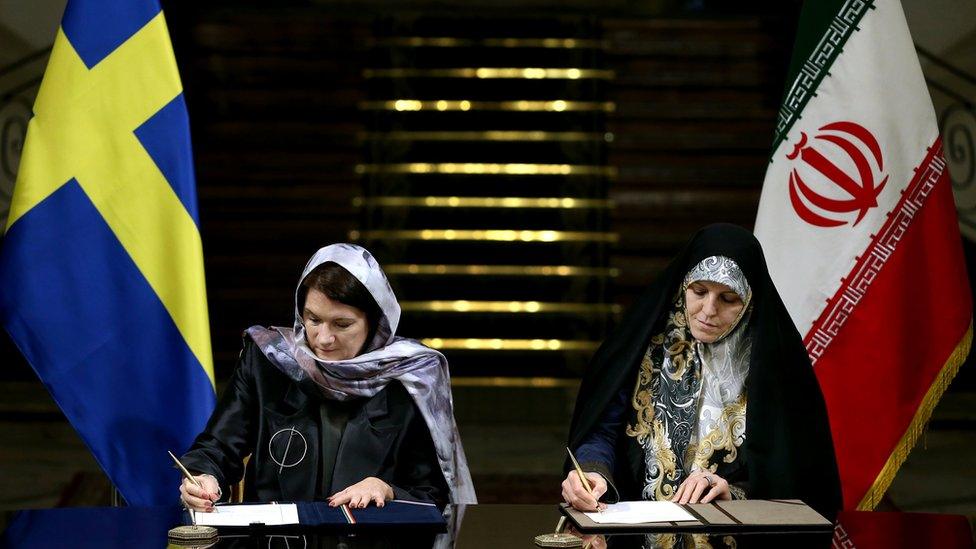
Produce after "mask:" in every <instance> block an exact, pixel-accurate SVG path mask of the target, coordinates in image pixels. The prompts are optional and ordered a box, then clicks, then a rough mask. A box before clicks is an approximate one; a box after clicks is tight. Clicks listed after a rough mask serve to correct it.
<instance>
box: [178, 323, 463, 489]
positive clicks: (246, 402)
mask: <svg viewBox="0 0 976 549" xmlns="http://www.w3.org/2000/svg"><path fill="white" fill-rule="evenodd" d="M323 406H326V407H328V411H329V412H330V413H333V414H341V415H343V416H345V417H347V418H348V419H347V421H346V422H345V429H344V431H343V433H342V435H341V443H340V444H339V447H338V450H337V451H336V449H335V447H334V444H332V443H330V444H327V445H325V447H323V442H322V441H323V423H324V421H323V412H324V410H322V407H323ZM325 423H328V422H327V421H325ZM291 429H294V431H292V430H291ZM326 429H328V425H327V426H326ZM276 433H277V436H276ZM299 433H300V436H299ZM272 437H274V441H273V444H272ZM330 438H332V437H330ZM289 439H291V440H290V441H289ZM330 450H331V452H332V454H329V453H328V452H329V451H330ZM269 452H273V454H274V455H271V453H269ZM303 454H304V455H303ZM248 455H250V456H251V459H250V461H249V463H248V465H247V470H246V472H245V470H244V466H243V460H244V457H245V456H248ZM282 456H285V459H282ZM332 456H334V458H333V457H332ZM299 458H300V459H299ZM333 459H334V469H333V467H331V465H332V460H333ZM182 460H183V464H184V465H185V466H186V468H187V469H189V470H190V471H192V472H195V473H208V474H211V475H213V476H214V477H216V478H217V481H218V482H219V483H220V485H221V488H222V490H223V491H224V494H227V493H228V485H231V484H235V483H237V482H239V481H240V479H241V477H242V476H243V477H244V481H245V482H244V501H308V500H313V499H321V498H325V497H327V496H329V495H331V494H333V493H336V492H338V491H341V490H342V489H344V488H347V487H348V486H351V485H353V484H355V483H357V482H359V481H361V480H363V479H364V478H366V477H371V476H372V477H377V478H379V479H381V480H383V481H384V482H386V483H387V484H389V485H390V486H391V487H392V488H393V492H394V495H395V497H396V498H397V499H411V500H418V501H427V502H433V503H437V504H439V505H443V504H445V503H446V502H447V500H448V488H447V484H446V482H445V481H444V477H443V474H442V473H441V469H440V466H439V465H438V462H437V457H436V454H435V453H434V444H433V441H432V440H431V437H430V432H429V431H428V429H427V425H426V424H425V423H424V419H423V417H422V416H421V415H420V411H419V410H418V409H417V407H416V405H415V404H414V403H413V399H412V398H411V397H410V395H409V394H408V393H407V391H406V389H404V387H403V385H402V384H401V383H399V382H396V381H394V382H391V383H390V384H389V385H388V386H387V387H386V388H385V389H383V390H382V391H380V392H379V393H377V394H376V395H375V396H373V397H372V398H368V399H366V398H362V399H357V400H354V401H351V402H348V403H338V402H335V401H330V400H325V399H323V398H322V397H320V396H318V394H317V391H316V390H315V387H314V386H304V385H300V384H299V383H296V382H295V381H293V380H291V379H290V378H288V377H287V376H286V375H285V374H284V373H282V372H281V371H280V370H278V369H277V368H275V367H274V366H273V365H272V364H271V363H270V362H269V361H268V360H267V358H265V357H264V355H263V354H261V351H260V350H259V349H258V348H257V346H256V345H255V344H254V343H253V342H252V341H250V339H247V340H246V341H245V346H244V350H243V351H242V352H241V360H240V363H239V364H238V367H237V369H236V370H235V372H234V374H233V376H232V377H231V379H230V382H229V383H228V386H227V388H226V389H225V390H224V393H223V395H222V396H221V399H220V402H219V403H218V405H217V408H216V409H215V410H214V413H213V415H212V416H211V417H210V420H209V422H208V423H207V427H206V429H205V430H204V431H203V433H201V434H200V435H199V436H198V437H197V438H196V440H195V441H194V442H193V445H192V446H191V447H190V450H189V451H188V452H187V453H186V454H184V455H183V458H182ZM276 460H277V461H276ZM296 462H297V463H296ZM282 463H284V464H285V465H288V467H282V466H281V464H282ZM323 463H325V465H324V466H323ZM329 470H333V471H334V472H333V473H332V476H331V479H323V478H322V471H329ZM326 474H327V473H326ZM326 487H329V488H326ZM323 491H327V493H323Z"/></svg>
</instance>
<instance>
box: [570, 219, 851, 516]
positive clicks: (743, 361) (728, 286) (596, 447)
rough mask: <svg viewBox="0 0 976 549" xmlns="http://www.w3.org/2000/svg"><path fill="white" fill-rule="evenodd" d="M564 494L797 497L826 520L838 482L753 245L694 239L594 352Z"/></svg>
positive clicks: (825, 432)
mask: <svg viewBox="0 0 976 549" xmlns="http://www.w3.org/2000/svg"><path fill="white" fill-rule="evenodd" d="M569 444H570V447H571V448H572V449H573V451H574V453H575V454H576V456H577V458H578V460H579V461H580V462H581V465H582V467H583V469H584V470H585V471H587V477H588V478H589V479H590V483H591V485H592V486H593V489H594V490H593V495H592V496H591V495H590V494H589V493H587V491H586V490H585V489H584V488H583V486H582V485H581V483H580V481H579V478H578V477H577V476H576V475H575V474H574V473H570V474H568V475H567V476H566V480H565V481H564V482H563V484H562V492H563V498H564V499H565V500H566V501H567V502H568V503H570V504H571V505H572V506H573V507H575V508H577V509H580V510H587V511H592V510H595V509H596V508H597V507H598V506H599V505H601V504H600V503H599V502H598V500H600V499H601V498H602V501H605V502H615V501H618V500H637V499H645V500H672V501H676V502H679V503H698V502H703V503H707V502H709V501H712V500H713V499H747V498H748V499H773V498H777V499H778V498H789V499H802V500H803V501H804V502H806V503H807V504H808V505H810V506H811V507H813V508H815V509H816V510H818V511H819V512H820V513H822V514H825V515H827V516H828V517H832V516H833V515H834V514H835V513H836V511H837V510H838V509H839V508H840V506H841V496H840V482H839V480H838V475H837V463H836V460H835V458H834V450H833V443H832V440H831V436H830V426H829V424H828V421H827V411H826V408H825V406H824V401H823V395H822V394H821V392H820V386H819V385H818V384H817V379H816V377H815V376H814V372H813V368H812V366H811V364H810V359H809V358H808V356H807V353H806V349H805V348H804V345H803V341H802V338H801V337H800V334H799V332H797V330H796V327H795V326H794V324H793V322H792V320H791V319H790V316H789V314H788V313H787V311H786V307H785V306H784V305H783V302H782V300H781V299H780V297H779V294H778V293H777V292H776V288H775V287H774V286H773V283H772V281H771V280H770V278H769V272H768V271H767V268H766V262H765V259H764V258H763V254H762V249H761V247H760V246H759V242H758V241H757V240H756V239H755V237H754V236H753V235H752V234H750V233H749V232H748V231H746V230H744V229H742V228H741V227H737V226H734V225H711V226H708V227H706V228H704V229H702V230H700V231H699V232H698V233H697V234H695V236H694V237H692V239H691V241H690V242H689V243H688V244H687V245H686V246H685V248H684V249H683V250H682V251H681V252H680V253H679V254H678V256H677V257H676V258H675V259H674V260H673V261H672V262H671V264H670V265H668V267H667V268H666V269H665V271H664V272H663V273H662V274H661V275H660V276H659V277H658V278H657V279H656V280H655V281H654V283H653V284H651V287H650V288H649V289H648V290H647V291H646V292H645V293H644V295H642V296H641V297H640V298H639V299H638V301H637V302H636V303H635V305H634V306H633V308H632V309H631V310H630V312H629V313H628V314H627V316H626V317H625V318H624V319H623V321H622V323H621V325H620V326H619V327H618V328H617V329H616V331H615V332H614V333H613V334H611V336H610V337H609V338H608V339H607V340H606V341H605V342H604V343H603V345H602V346H601V347H600V349H599V350H598V351H597V353H596V355H595V356H594V357H593V360H592V361H591V363H590V365H589V368H588V370H587V372H586V374H585V375H584V378H583V383H582V385H581V388H580V393H579V397H578V399H577V401H576V410H575V412H574V414H573V423H572V426H571V428H570V435H569Z"/></svg>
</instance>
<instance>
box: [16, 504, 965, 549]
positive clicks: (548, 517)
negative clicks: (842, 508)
mask: <svg viewBox="0 0 976 549" xmlns="http://www.w3.org/2000/svg"><path fill="white" fill-rule="evenodd" d="M447 512H448V517H449V518H448V530H449V532H448V533H447V534H435V533H432V532H429V531H422V530H417V529H411V530H393V529H390V530H384V531H374V532H360V533H357V534H356V535H352V536H350V535H346V534H341V535H340V534H337V533H336V532H335V531H331V532H330V531H328V530H324V529H317V530H312V531H309V530H303V531H275V532H273V533H265V534H260V533H252V534H250V535H249V534H247V533H243V534H240V533H237V534H228V535H223V536H221V539H220V541H219V542H218V544H217V545H216V546H215V547H219V548H225V549H226V548H231V547H234V548H238V547H240V548H245V547H246V548H252V547H253V548H257V547H261V548H273V547H280V548H287V549H296V548H313V547H314V548H326V547H336V548H339V547H346V548H350V549H352V548H359V547H362V548H366V547H369V548H381V547H418V548H419V547H423V548H429V547H434V546H436V547H460V548H463V549H471V548H481V547H486V548H487V547H491V548H500V547H516V548H532V547H536V546H535V544H534V542H533V540H534V538H535V536H537V535H539V534H543V533H547V532H551V531H552V530H553V528H554V527H555V525H556V522H557V520H558V519H559V516H560V514H559V511H558V509H557V506H556V505H555V504H552V505H468V506H459V507H450V508H449V509H448V510H447ZM181 521H182V516H181V510H180V509H179V508H178V507H148V508H136V507H131V508H62V509H43V510H29V511H18V512H15V513H12V514H10V515H8V517H7V528H6V530H5V532H4V533H3V536H2V537H0V546H2V547H13V548H20V547H31V548H44V547H77V548H86V547H98V548H101V549H111V548H115V547H119V548H121V547H126V548H133V547H140V548H141V547H146V548H154V547H158V548H163V547H167V540H166V533H167V531H168V530H169V529H170V528H171V527H173V526H175V525H178V524H180V523H181ZM972 539H973V538H972V532H971V531H970V527H969V523H968V521H967V519H966V518H965V517H962V516H958V515H930V514H921V513H867V512H845V513H842V514H841V516H840V518H839V521H838V525H837V527H836V528H835V530H834V532H832V533H827V534H815V535H814V534H783V533H778V534H740V535H737V536H726V535H722V534H719V535H713V536H704V535H695V536H692V535H690V534H666V535H665V537H653V536H645V535H614V536H607V537H594V538H588V541H589V542H590V543H591V549H601V548H602V547H635V548H636V547H649V548H651V547H673V548H674V549H679V548H682V547H714V548H716V549H717V548H721V547H735V548H737V549H738V548H743V547H824V548H826V547H836V548H845V549H847V548H850V549H854V548H857V549H870V548H874V547H951V548H955V547H959V548H968V547H972V546H973V545H972ZM706 543H707V545H706ZM170 547H173V546H170Z"/></svg>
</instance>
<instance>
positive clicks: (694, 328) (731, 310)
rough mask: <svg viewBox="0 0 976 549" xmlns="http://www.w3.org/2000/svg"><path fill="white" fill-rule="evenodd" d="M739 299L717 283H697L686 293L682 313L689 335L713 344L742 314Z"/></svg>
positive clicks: (735, 294)
mask: <svg viewBox="0 0 976 549" xmlns="http://www.w3.org/2000/svg"><path fill="white" fill-rule="evenodd" d="M743 306H744V304H743V303H742V298H741V297H739V294H737V293H735V292H734V291H732V289H731V288H729V287H728V286H726V285H725V284H721V283H719V282H710V281H707V280H696V281H695V282H692V283H691V284H689V285H688V289H687V290H685V313H686V314H687V316H688V327H689V328H690V329H691V335H692V336H693V337H694V338H695V339H697V340H698V341H701V342H702V343H712V342H714V341H715V340H717V339H718V338H720V337H722V336H723V335H725V333H726V332H728V331H729V328H731V327H732V323H733V322H735V320H736V319H737V318H739V313H741V312H742V307H743Z"/></svg>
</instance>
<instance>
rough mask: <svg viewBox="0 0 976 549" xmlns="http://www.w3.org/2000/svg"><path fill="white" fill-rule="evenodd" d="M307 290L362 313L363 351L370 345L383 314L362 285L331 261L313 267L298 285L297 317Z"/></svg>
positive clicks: (301, 311)
mask: <svg viewBox="0 0 976 549" xmlns="http://www.w3.org/2000/svg"><path fill="white" fill-rule="evenodd" d="M310 288H315V289H316V290H318V291H320V292H322V293H323V294H325V295H326V296H328V298H329V299H331V300H333V301H338V302H339V303H343V304H346V305H349V306H351V307H355V308H357V309H359V310H360V311H362V312H364V313H366V323H367V325H368V326H369V332H368V333H367V335H366V342H365V343H364V344H363V345H364V347H363V348H364V349H365V348H366V346H368V345H369V344H370V342H372V340H373V336H374V335H375V334H376V328H377V326H378V324H379V321H380V317H381V316H382V315H383V311H382V310H380V306H379V305H377V304H376V300H375V299H373V294H371V293H369V290H367V289H366V286H363V283H362V282H360V281H359V279H357V278H356V277H355V276H353V275H352V273H350V272H349V271H347V270H346V269H345V267H343V266H342V265H339V264H338V263H336V262H334V261H326V262H325V263H322V264H321V265H319V266H317V267H315V268H314V269H312V271H311V272H310V273H308V275H306V276H305V278H304V279H302V282H301V284H299V285H298V314H299V316H301V315H303V314H304V311H305V298H306V297H307V296H308V290H309V289H310ZM360 352H362V351H360Z"/></svg>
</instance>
